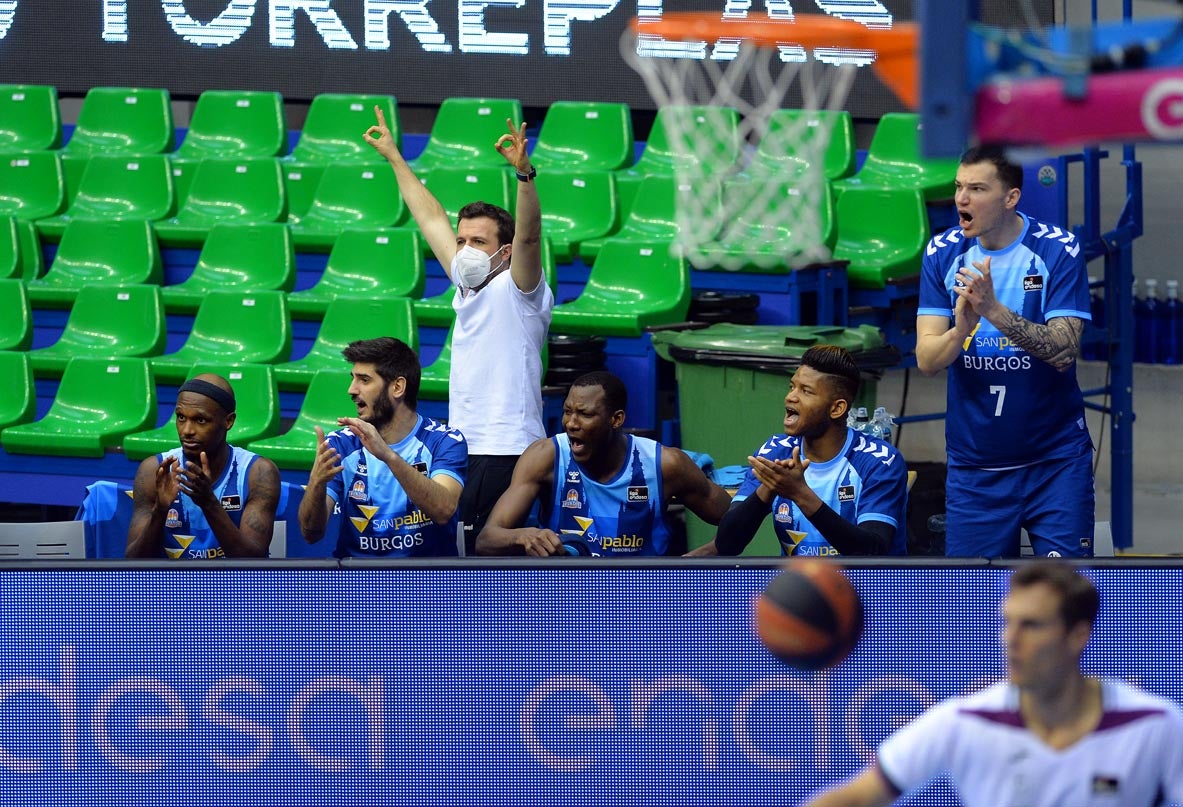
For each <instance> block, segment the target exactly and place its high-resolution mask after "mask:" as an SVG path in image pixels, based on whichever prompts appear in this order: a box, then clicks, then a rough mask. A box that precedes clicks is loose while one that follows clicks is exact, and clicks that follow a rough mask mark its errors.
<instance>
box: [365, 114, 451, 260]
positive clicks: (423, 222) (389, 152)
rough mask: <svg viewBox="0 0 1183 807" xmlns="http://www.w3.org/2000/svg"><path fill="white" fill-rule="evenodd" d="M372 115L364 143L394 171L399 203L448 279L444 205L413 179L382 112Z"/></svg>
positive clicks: (448, 248)
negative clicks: (372, 148)
mask: <svg viewBox="0 0 1183 807" xmlns="http://www.w3.org/2000/svg"><path fill="white" fill-rule="evenodd" d="M374 113H375V115H376V116H377V118H378V122H377V123H376V124H375V125H373V126H371V127H370V128H369V129H367V130H366V133H365V135H363V137H364V138H365V141H366V142H367V143H369V144H370V145H371V146H373V147H374V150H375V151H377V152H378V153H379V154H381V155H382V156H383V157H385V158H386V161H387V162H388V163H390V167H391V168H392V169H394V178H395V180H397V181H398V192H399V193H400V194H402V197H403V201H405V202H406V203H407V209H408V210H410V211H411V216H412V217H413V218H414V219H415V223H416V224H418V225H419V232H421V233H423V237H424V238H425V239H426V240H427V244H428V246H430V247H431V251H432V254H434V255H435V257H436V258H437V259H438V260H439V262H440V265H441V266H443V267H444V271H445V272H447V274H448V277H451V276H452V258H453V257H454V256H455V255H456V230H455V229H453V227H452V220H451V219H450V218H449V217H448V213H447V211H446V210H444V206H443V205H441V204H440V203H439V200H438V199H436V198H435V196H434V195H432V193H431V191H429V190H427V188H426V186H424V184H423V183H422V182H420V181H419V177H417V176H415V172H414V171H412V170H411V166H409V165H407V161H406V160H405V159H403V155H402V154H401V153H400V152H399V150H398V145H396V144H395V142H394V135H393V134H391V132H390V127H389V126H387V125H386V116H385V115H384V114H383V113H382V109H381V108H380V107H377V106H375V107H374Z"/></svg>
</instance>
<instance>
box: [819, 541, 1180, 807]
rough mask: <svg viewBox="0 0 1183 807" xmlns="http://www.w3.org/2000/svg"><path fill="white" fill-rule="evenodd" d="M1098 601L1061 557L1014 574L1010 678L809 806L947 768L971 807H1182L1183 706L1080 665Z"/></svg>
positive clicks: (908, 783)
mask: <svg viewBox="0 0 1183 807" xmlns="http://www.w3.org/2000/svg"><path fill="white" fill-rule="evenodd" d="M1099 605H1100V599H1099V597H1098V595H1097V590H1096V588H1094V587H1093V584H1092V583H1091V582H1090V581H1089V580H1088V579H1087V578H1086V577H1084V576H1082V575H1080V574H1079V573H1077V572H1076V571H1074V570H1073V569H1072V568H1071V567H1069V566H1068V565H1066V564H1064V563H1061V562H1056V561H1036V562H1033V563H1031V564H1029V565H1026V566H1024V567H1023V568H1021V569H1020V570H1018V571H1017V572H1015V573H1014V575H1013V576H1012V577H1011V580H1010V592H1009V593H1008V594H1007V597H1006V600H1005V602H1004V603H1003V605H1002V618H1003V631H1002V649H1003V652H1004V654H1005V655H1006V667H1007V679H1008V680H1007V681H1003V682H1001V683H998V684H995V685H994V686H992V687H989V688H988V689H985V690H983V691H982V692H979V693H977V694H974V695H969V696H966V697H963V698H954V699H951V700H948V701H945V702H944V703H941V704H939V705H937V706H935V707H933V708H932V709H929V710H928V711H927V712H925V713H924V714H923V715H921V716H920V717H918V718H916V719H915V720H914V721H912V722H911V723H909V724H908V725H907V726H905V727H903V728H902V729H900V730H899V731H897V732H896V733H895V734H893V735H891V736H890V737H888V738H887V739H886V740H885V741H884V742H883V744H882V745H880V746H879V752H878V759H877V763H876V765H875V766H874V767H872V768H869V769H868V770H866V771H864V772H863V773H862V774H860V775H859V776H857V777H855V778H854V779H852V780H851V781H850V782H848V783H846V784H844V785H841V786H839V787H837V788H835V789H833V790H831V791H829V792H827V793H824V794H822V795H821V796H818V797H817V798H816V799H814V800H813V801H812V802H810V807H882V805H887V804H890V803H892V802H893V801H894V800H895V799H896V798H897V797H898V796H900V795H901V794H903V793H906V792H909V791H911V790H914V789H916V788H919V787H921V786H922V785H924V784H925V783H927V782H928V781H929V780H931V779H933V778H935V777H936V776H938V775H939V774H941V773H948V774H950V776H951V777H952V780H953V783H954V784H955V785H956V787H957V790H958V792H959V794H960V796H961V800H962V802H963V803H964V804H965V805H966V807H998V805H1022V806H1023V807H1065V806H1066V805H1071V807H1093V806H1094V805H1095V807H1116V806H1117V805H1120V807H1154V805H1160V804H1168V803H1174V804H1180V805H1183V711H1180V709H1179V707H1178V706H1177V705H1176V704H1174V703H1171V702H1170V701H1168V700H1165V699H1163V698H1158V697H1155V696H1153V695H1149V694H1147V693H1145V692H1142V691H1141V690H1139V689H1137V688H1135V687H1133V686H1131V685H1129V684H1127V683H1125V682H1123V681H1119V680H1116V679H1097V678H1088V677H1086V676H1084V675H1083V674H1082V673H1081V670H1080V659H1081V655H1082V654H1083V652H1084V648H1085V645H1086V644H1087V643H1088V640H1089V635H1090V634H1091V632H1092V629H1093V622H1094V621H1095V619H1096V616H1097V611H1098V608H1099Z"/></svg>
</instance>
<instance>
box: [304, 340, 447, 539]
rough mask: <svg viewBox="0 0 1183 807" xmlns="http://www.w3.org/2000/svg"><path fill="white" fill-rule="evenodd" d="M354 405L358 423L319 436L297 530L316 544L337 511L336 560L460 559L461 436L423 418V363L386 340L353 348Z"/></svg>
mask: <svg viewBox="0 0 1183 807" xmlns="http://www.w3.org/2000/svg"><path fill="white" fill-rule="evenodd" d="M342 353H344V354H345V358H346V360H347V361H350V362H352V363H353V370H352V381H351V383H350V385H349V397H351V398H352V399H353V402H354V404H355V405H356V406H357V417H351V418H339V419H338V421H337V422H338V423H339V424H340V425H341V426H342V427H343V428H341V429H338V430H337V431H335V432H333V433H332V434H330V435H329V436H328V437H327V438H326V437H325V435H324V432H323V431H321V428H320V427H319V426H317V427H316V461H315V462H314V463H313V465H312V471H311V473H310V474H309V475H308V487H307V488H305V490H304V498H303V499H301V500H300V516H299V517H300V531H301V532H302V533H303V535H304V539H305V540H306V541H308V542H309V543H316V542H317V541H319V540H321V539H322V538H324V536H325V531H326V529H327V527H328V525H329V524H330V523H332V522H330V516H331V515H333V514H334V512H336V513H338V514H339V515H340V516H341V518H340V519H339V521H338V522H337V525H338V528H337V534H336V535H334V536H333V538H334V539H335V542H336V546H337V549H336V554H337V555H338V556H339V557H349V556H353V557H371V558H382V557H392V558H405V557H423V556H437V555H455V554H457V546H456V505H457V502H458V501H459V500H460V491H461V489H463V487H464V469H465V466H466V465H467V463H468V447H467V446H466V445H465V443H464V435H462V434H460V432H458V431H456V430H455V429H450V428H448V427H447V426H444V425H443V424H441V423H436V422H435V421H434V420H431V419H430V418H425V417H423V416H422V415H420V414H419V413H418V412H417V411H416V409H415V407H416V406H417V405H418V401H419V378H420V367H419V357H418V356H416V355H415V351H413V350H411V348H410V347H409V346H407V344H406V343H405V342H402V341H400V340H398V339H394V338H392V337H389V336H383V337H380V338H378V339H363V340H359V341H357V342H350V343H349V345H347V346H346V348H345V350H343V351H342Z"/></svg>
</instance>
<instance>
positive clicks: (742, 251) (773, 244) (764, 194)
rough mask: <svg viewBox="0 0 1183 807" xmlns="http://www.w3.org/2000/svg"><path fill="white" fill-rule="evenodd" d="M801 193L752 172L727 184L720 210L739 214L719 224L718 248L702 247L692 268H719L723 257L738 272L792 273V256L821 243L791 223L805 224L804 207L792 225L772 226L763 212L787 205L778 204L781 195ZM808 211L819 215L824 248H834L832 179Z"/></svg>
mask: <svg viewBox="0 0 1183 807" xmlns="http://www.w3.org/2000/svg"><path fill="white" fill-rule="evenodd" d="M800 194H801V190H800V189H799V188H797V187H796V186H794V185H792V184H791V183H783V182H782V183H768V182H763V181H761V180H759V179H757V178H756V177H754V176H753V177H752V178H750V179H749V178H745V179H734V180H730V181H729V182H727V183H726V184H725V186H724V198H725V199H726V200H727V201H726V203H725V204H724V205H723V208H722V209H723V210H727V211H732V210H737V211H739V212H738V213H737V214H736V215H735V218H734V221H728V222H725V223H724V224H723V225H722V226H721V227H720V231H719V234H718V236H717V239H718V241H719V244H718V246H717V247H715V248H706V249H703V250H702V252H703V253H704V254H703V255H702V256H701V257H700V256H698V255H692V256H691V263H692V264H693V265H694V268H695V269H702V270H707V271H714V270H717V269H720V268H721V266H720V264H721V263H722V262H723V261H727V262H728V263H731V264H732V265H735V264H740V271H743V272H751V273H766V274H785V273H787V272H790V271H791V268H790V261H791V259H792V257H793V256H794V255H800V254H802V253H803V252H805V251H806V250H810V249H813V248H816V247H818V246H819V244H818V243H817V242H816V241H813V240H812V239H810V238H808V237H806V236H804V235H803V233H802V231H801V229H798V228H797V227H794V226H793V224H798V223H800V222H801V220H802V217H803V215H804V212H805V211H804V209H802V210H801V211H799V212H798V215H797V216H795V217H794V220H793V222H792V223H790V224H785V223H783V222H777V223H775V224H768V223H766V221H765V216H764V213H765V211H766V210H768V209H769V207H770V205H773V203H777V204H788V203H786V202H777V200H778V199H783V198H786V197H788V196H800ZM796 204H804V203H803V202H799V203H796ZM810 215H812V216H814V217H816V220H817V228H818V229H819V230H820V231H821V233H822V239H821V243H820V246H824V247H825V248H826V249H827V250H832V249H833V248H834V241H835V239H836V238H837V230H836V227H835V216H834V196H833V193H832V192H831V191H830V185H829V183H823V184H822V187H821V189H820V193H819V194H818V204H817V205H816V206H815V207H814V209H813V210H812V211H810ZM741 262H742V263H741Z"/></svg>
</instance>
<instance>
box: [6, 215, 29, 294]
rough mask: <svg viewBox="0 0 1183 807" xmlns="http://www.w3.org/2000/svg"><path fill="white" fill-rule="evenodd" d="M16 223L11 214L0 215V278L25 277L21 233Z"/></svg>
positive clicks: (18, 278) (22, 278)
mask: <svg viewBox="0 0 1183 807" xmlns="http://www.w3.org/2000/svg"><path fill="white" fill-rule="evenodd" d="M16 223H17V222H16V219H14V218H13V217H12V216H0V279H8V278H16V279H17V280H24V279H25V264H24V261H23V260H22V259H21V234H20V230H18V229H17V226H16Z"/></svg>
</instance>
